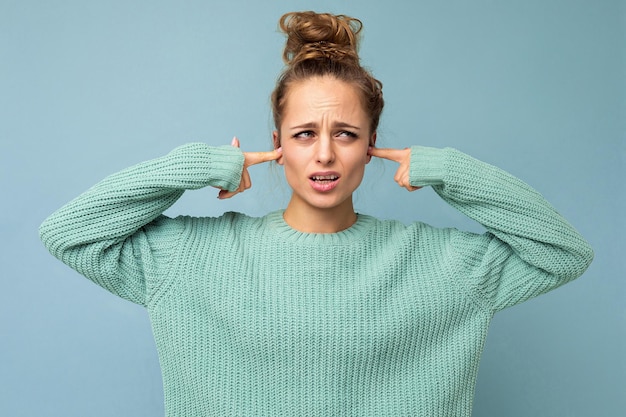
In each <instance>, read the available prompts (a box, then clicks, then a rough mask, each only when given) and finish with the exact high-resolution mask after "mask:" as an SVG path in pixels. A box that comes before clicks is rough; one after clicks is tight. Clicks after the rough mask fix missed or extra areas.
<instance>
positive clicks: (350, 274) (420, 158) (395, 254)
mask: <svg viewBox="0 0 626 417" xmlns="http://www.w3.org/2000/svg"><path fill="white" fill-rule="evenodd" d="M411 155H412V156H411V167H410V176H411V183H412V185H415V186H432V187H433V188H434V190H435V191H436V192H437V193H438V194H439V195H440V196H441V197H442V198H443V199H444V200H445V201H446V202H447V203H449V204H450V205H452V206H454V207H456V208H457V209H458V210H460V211H461V212H463V213H465V214H466V215H468V216H469V217H471V218H473V219H475V220H477V221H478V222H480V223H481V224H482V225H484V226H485V228H486V229H487V232H486V233H485V234H482V235H480V234H473V233H467V232H462V231H458V230H455V229H438V228H433V227H431V226H429V225H426V224H423V223H419V222H416V223H413V224H410V225H408V226H405V225H403V224H400V223H399V222H396V221H380V220H377V219H375V218H372V217H370V216H367V215H359V216H358V220H357V222H356V223H355V224H354V225H353V226H352V227H350V228H349V229H346V230H344V231H341V232H339V233H333V234H306V233H301V232H298V231H295V230H293V229H292V228H290V227H289V226H288V225H287V224H286V223H285V222H284V220H283V217H282V211H277V212H272V213H269V214H268V215H266V216H264V217H261V218H253V217H248V216H246V215H243V214H239V213H226V214H224V215H223V216H221V217H219V218H192V217H178V218H175V219H171V218H168V217H165V216H163V215H162V213H163V212H164V211H165V210H166V209H167V208H168V207H170V206H171V205H172V204H173V203H174V202H175V201H176V200H177V199H178V198H179V197H180V196H181V195H182V193H183V192H184V191H185V190H187V189H197V188H201V187H205V186H209V185H212V186H217V187H221V188H225V189H230V190H232V189H234V188H236V187H237V185H238V184H239V180H240V175H241V171H242V166H243V155H242V153H241V151H240V150H239V149H238V148H234V147H230V146H225V147H210V146H207V145H204V144H197V143H196V144H188V145H184V146H181V147H179V148H177V149H175V150H174V151H172V152H171V153H170V154H168V155H166V156H164V157H161V158H158V159H155V160H151V161H147V162H144V163H141V164H139V165H136V166H134V167H131V168H128V169H126V170H124V171H122V172H119V173H117V174H114V175H112V176H110V177H108V178H106V179H105V180H103V181H102V182H101V183H99V184H97V185H96V186H94V187H93V188H91V189H90V190H88V191H87V192H86V193H84V194H83V195H81V196H79V197H78V198H77V199H75V200H73V201H72V202H70V203H69V204H67V205H66V206H64V207H63V208H61V209H60V210H59V211H57V212H56V213H54V214H53V215H52V216H50V217H49V218H48V219H47V220H46V221H45V222H44V223H43V224H42V226H41V228H40V233H41V238H42V240H43V242H44V243H45V245H46V246H47V247H48V249H49V250H50V251H51V253H52V254H54V255H55V256H56V257H58V258H59V259H61V260H62V261H63V262H65V263H67V264H68V265H70V266H71V267H73V268H75V269H76V270H77V271H79V272H80V273H82V274H84V275H85V276H87V277H88V278H90V279H91V280H93V281H94V282H95V283H97V284H98V285H101V286H102V287H104V288H106V289H107V290H109V291H111V292H113V293H115V294H117V295H119V296H121V297H123V298H126V299H128V300H131V301H133V302H135V303H139V304H142V305H144V306H145V307H146V308H147V311H148V313H149V316H150V319H151V322H152V326H153V329H154V337H155V340H156V345H157V349H158V353H159V357H160V362H161V366H162V372H163V383H164V392H165V401H166V404H165V406H166V414H167V416H170V417H173V416H194V417H195V416H198V417H199V416H202V417H206V416H248V417H249V416H272V417H275V416H294V417H295V416H298V417H302V416H320V417H321V416H324V417H327V416H361V417H364V416H424V417H436V416H469V415H470V414H471V405H472V398H473V394H474V386H475V380H476V374H477V370H478V363H479V359H480V355H481V351H482V349H483V344H484V341H485V338H486V335H487V328H488V326H489V323H490V320H491V318H492V316H493V314H494V313H495V312H496V311H498V310H500V309H503V308H505V307H508V306H512V305H514V304H516V303H519V302H522V301H524V300H527V299H529V298H531V297H534V296H537V295H539V294H542V293H545V292H547V291H549V290H551V289H554V288H556V287H558V286H560V285H562V284H564V283H566V282H568V281H570V280H572V279H574V278H576V277H578V276H580V275H581V274H582V273H583V272H584V271H585V269H586V268H587V266H588V265H589V263H590V262H591V260H592V258H593V252H592V250H591V248H590V247H589V245H588V244H587V243H586V242H585V240H584V239H583V238H582V237H581V236H580V235H579V234H578V233H577V232H576V231H575V230H574V229H573V228H572V227H571V226H570V225H569V224H568V223H567V222H566V221H565V220H564V219H563V218H562V217H561V216H560V215H559V214H558V213H557V212H556V211H555V210H554V209H553V208H552V207H551V206H550V205H549V204H548V203H547V202H546V201H545V200H544V199H543V198H542V197H541V195H539V194H538V193H537V192H536V191H534V190H533V189H531V188H530V187H529V186H527V185H526V184H524V183H523V182H521V181H520V180H518V179H516V178H514V177H512V176H511V175H509V174H507V173H505V172H503V171H502V170H500V169H498V168H495V167H493V166H491V165H488V164H485V163H482V162H480V161H477V160H475V159H473V158H471V157H469V156H467V155H465V154H463V153H461V152H458V151H456V150H453V149H433V148H425V147H414V148H412V154H411Z"/></svg>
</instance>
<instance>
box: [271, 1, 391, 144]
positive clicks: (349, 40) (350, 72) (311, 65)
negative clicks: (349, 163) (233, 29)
mask: <svg viewBox="0 0 626 417" xmlns="http://www.w3.org/2000/svg"><path fill="white" fill-rule="evenodd" d="M279 27H280V30H281V31H282V32H283V33H284V34H285V35H286V36H287V41H286V43H285V49H284V51H283V61H284V62H285V64H286V68H285V69H284V70H283V72H282V73H281V74H280V76H279V78H278V81H277V83H276V88H275V89H274V92H273V93H272V112H273V115H274V125H275V126H276V129H280V124H281V120H282V115H283V111H284V108H285V102H286V97H287V92H288V89H289V86H290V85H292V84H293V83H297V82H300V81H305V80H308V79H310V78H313V77H321V76H331V77H334V78H336V79H337V80H340V81H344V82H346V83H349V84H353V85H354V86H356V87H357V88H358V90H359V92H360V94H361V100H362V104H363V109H364V110H365V111H366V112H367V114H368V116H369V117H370V120H371V123H370V129H371V131H370V133H374V132H376V129H377V128H378V122H379V120H380V115H381V113H382V111H383V106H384V100H383V92H382V88H383V85H382V83H381V82H380V81H378V80H377V79H376V78H374V77H373V76H372V74H371V73H370V72H369V71H368V70H366V69H365V68H363V67H362V66H361V63H360V59H359V55H358V46H359V34H360V32H361V30H362V28H363V24H362V23H361V21H360V20H358V19H355V18H353V17H349V16H345V15H333V14H329V13H315V12H291V13H287V14H285V15H283V16H282V17H281V18H280V21H279Z"/></svg>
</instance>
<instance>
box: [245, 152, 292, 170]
mask: <svg viewBox="0 0 626 417" xmlns="http://www.w3.org/2000/svg"><path fill="white" fill-rule="evenodd" d="M243 155H244V158H245V162H244V165H245V166H252V165H256V164H261V163H263V162H269V161H275V160H277V159H278V158H280V157H281V156H282V155H283V152H282V149H281V148H278V149H274V150H273V151H265V152H244V153H243Z"/></svg>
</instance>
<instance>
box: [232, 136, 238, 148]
mask: <svg viewBox="0 0 626 417" xmlns="http://www.w3.org/2000/svg"><path fill="white" fill-rule="evenodd" d="M236 144H237V136H235V137H233V140H231V141H230V146H235V145H236Z"/></svg>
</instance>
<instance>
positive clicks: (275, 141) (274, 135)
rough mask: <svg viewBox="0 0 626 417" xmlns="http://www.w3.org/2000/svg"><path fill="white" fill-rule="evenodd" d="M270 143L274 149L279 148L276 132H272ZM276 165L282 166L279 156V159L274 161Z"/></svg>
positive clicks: (278, 137)
mask: <svg viewBox="0 0 626 417" xmlns="http://www.w3.org/2000/svg"><path fill="white" fill-rule="evenodd" d="M272 142H273V143H274V149H278V148H280V135H279V133H278V130H275V131H273V132H272ZM276 163H277V164H278V165H282V164H283V157H282V156H281V157H280V158H278V159H277V160H276Z"/></svg>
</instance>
